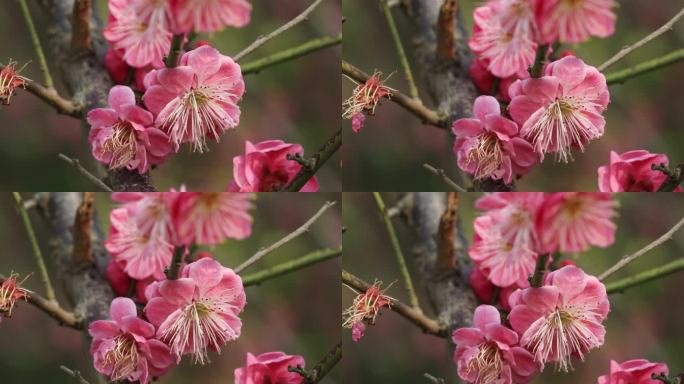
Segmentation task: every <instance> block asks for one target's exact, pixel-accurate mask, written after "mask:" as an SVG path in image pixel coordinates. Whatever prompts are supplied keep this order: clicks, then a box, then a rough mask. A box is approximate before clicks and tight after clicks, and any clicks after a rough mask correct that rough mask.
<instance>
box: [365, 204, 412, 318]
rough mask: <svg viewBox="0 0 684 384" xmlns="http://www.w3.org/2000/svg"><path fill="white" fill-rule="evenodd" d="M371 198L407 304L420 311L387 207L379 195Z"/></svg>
mask: <svg viewBox="0 0 684 384" xmlns="http://www.w3.org/2000/svg"><path fill="white" fill-rule="evenodd" d="M373 198H374V199H375V203H376V204H377V206H378V209H379V210H380V215H381V216H382V220H383V221H384V222H385V228H386V229H387V234H388V235H389V238H390V242H391V243H392V248H393V249H394V255H395V256H396V258H397V264H398V265H399V271H400V272H401V275H402V277H403V279H404V285H406V291H407V292H408V295H409V302H410V303H411V306H412V307H413V308H415V309H418V310H420V304H419V303H418V295H416V290H415V288H413V281H412V280H411V274H410V273H409V270H408V266H407V265H406V259H405V258H404V253H403V252H402V251H401V246H400V245H399V239H398V238H397V233H396V232H395V231H394V225H393V224H392V220H391V219H390V217H389V215H388V214H387V207H386V206H385V202H384V201H383V200H382V196H380V193H378V192H373Z"/></svg>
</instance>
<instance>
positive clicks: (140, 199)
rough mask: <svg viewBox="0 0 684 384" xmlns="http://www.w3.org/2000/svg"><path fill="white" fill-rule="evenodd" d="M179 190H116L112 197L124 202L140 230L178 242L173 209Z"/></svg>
mask: <svg viewBox="0 0 684 384" xmlns="http://www.w3.org/2000/svg"><path fill="white" fill-rule="evenodd" d="M180 195H181V193H179V192H114V193H112V199H113V200H114V201H117V202H119V203H123V204H122V207H123V208H126V209H127V210H128V213H129V217H131V218H133V219H134V220H135V223H136V225H137V226H138V228H139V230H140V232H142V233H143V234H144V235H145V236H148V237H158V238H160V239H164V240H165V241H166V242H168V243H171V244H174V245H180V244H177V242H176V240H175V231H174V229H173V217H172V211H173V207H174V205H175V202H176V200H177V199H178V197H179V196H180Z"/></svg>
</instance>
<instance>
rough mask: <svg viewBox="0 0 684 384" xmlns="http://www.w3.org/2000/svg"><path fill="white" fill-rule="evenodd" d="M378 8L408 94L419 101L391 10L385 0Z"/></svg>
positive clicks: (416, 88) (381, 1)
mask: <svg viewBox="0 0 684 384" xmlns="http://www.w3.org/2000/svg"><path fill="white" fill-rule="evenodd" d="M380 7H381V8H382V13H383V14H384V15H385V19H387V25H388V26H389V30H390V33H391V34H392V40H394V47H395V48H396V50H397V55H398V56H399V63H400V64H401V67H402V68H403V70H404V76H405V77H406V82H407V83H408V86H409V94H410V95H411V98H413V99H416V100H420V95H419V94H418V87H416V82H415V80H414V79H413V72H411V66H410V65H409V61H408V58H407V57H406V51H405V50H404V45H403V44H402V42H401V36H399V31H398V30H397V24H396V23H395V22H394V17H393V16H392V10H391V9H390V6H389V4H388V2H387V0H380Z"/></svg>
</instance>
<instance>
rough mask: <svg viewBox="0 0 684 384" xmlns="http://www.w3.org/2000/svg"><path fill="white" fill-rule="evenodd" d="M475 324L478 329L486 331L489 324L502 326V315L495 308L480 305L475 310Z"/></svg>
mask: <svg viewBox="0 0 684 384" xmlns="http://www.w3.org/2000/svg"><path fill="white" fill-rule="evenodd" d="M473 324H475V326H476V327H477V328H479V329H481V330H484V329H486V327H487V325H488V324H501V315H500V314H499V311H498V310H497V309H496V307H494V306H491V305H480V306H479V307H477V308H475V315H474V316H473Z"/></svg>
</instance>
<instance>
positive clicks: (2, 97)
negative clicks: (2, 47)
mask: <svg viewBox="0 0 684 384" xmlns="http://www.w3.org/2000/svg"><path fill="white" fill-rule="evenodd" d="M16 65H17V62H16V61H12V60H10V62H9V63H8V64H7V65H5V66H4V67H2V69H0V104H4V105H9V104H10V99H11V98H12V95H14V90H15V89H17V88H19V87H22V88H26V82H27V81H29V79H27V78H26V77H24V76H20V75H19V73H20V72H21V71H22V69H24V68H23V67H22V68H19V69H17V67H16ZM25 66H26V65H24V67H25Z"/></svg>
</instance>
